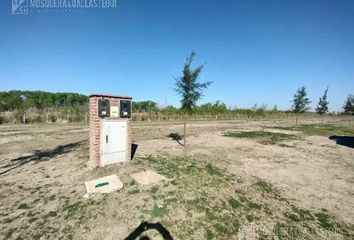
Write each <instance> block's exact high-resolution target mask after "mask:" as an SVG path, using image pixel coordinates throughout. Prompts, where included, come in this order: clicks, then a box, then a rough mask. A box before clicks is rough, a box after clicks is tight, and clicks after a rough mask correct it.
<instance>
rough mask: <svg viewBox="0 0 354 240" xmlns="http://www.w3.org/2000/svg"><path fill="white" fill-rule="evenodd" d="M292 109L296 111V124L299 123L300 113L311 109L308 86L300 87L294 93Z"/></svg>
mask: <svg viewBox="0 0 354 240" xmlns="http://www.w3.org/2000/svg"><path fill="white" fill-rule="evenodd" d="M292 102H293V106H292V111H293V112H294V113H296V125H297V123H298V115H299V114H300V113H304V112H306V111H307V110H309V109H310V107H309V105H310V103H311V101H310V99H309V98H308V97H307V93H306V88H305V87H301V88H299V89H298V90H297V91H296V93H295V94H294V99H293V101H292Z"/></svg>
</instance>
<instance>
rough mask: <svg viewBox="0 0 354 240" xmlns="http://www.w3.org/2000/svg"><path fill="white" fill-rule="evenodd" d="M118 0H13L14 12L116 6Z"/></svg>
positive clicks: (61, 10) (66, 10)
mask: <svg viewBox="0 0 354 240" xmlns="http://www.w3.org/2000/svg"><path fill="white" fill-rule="evenodd" d="M116 7H117V0H12V14H28V13H29V12H50V11H53V12H68V11H69V12H70V11H75V10H78V9H98V8H101V9H108V8H116Z"/></svg>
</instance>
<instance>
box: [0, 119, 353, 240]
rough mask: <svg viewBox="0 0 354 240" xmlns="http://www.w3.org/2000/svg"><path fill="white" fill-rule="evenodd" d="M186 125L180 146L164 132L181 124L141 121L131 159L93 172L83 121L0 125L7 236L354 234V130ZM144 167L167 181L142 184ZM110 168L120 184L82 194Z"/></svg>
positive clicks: (0, 195) (281, 124) (0, 217)
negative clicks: (148, 226)
mask: <svg viewBox="0 0 354 240" xmlns="http://www.w3.org/2000/svg"><path fill="white" fill-rule="evenodd" d="M187 127H188V138H187V147H183V146H181V145H179V144H178V143H177V142H176V141H173V140H171V139H170V138H168V137H166V136H167V135H168V134H170V133H174V132H179V133H182V132H183V131H182V129H183V125H182V124H181V123H156V122H152V123H135V124H134V127H133V138H134V141H135V142H136V143H137V144H139V148H138V151H137V156H136V158H135V159H134V160H133V161H132V162H129V163H125V164H119V165H114V166H108V167H105V168H99V169H95V170H89V169H88V168H87V167H86V163H87V161H88V160H89V148H88V127H87V126H86V125H73V124H66V125H3V126H0V136H1V138H0V187H1V188H0V199H1V203H0V204H1V205H0V238H1V239H124V238H125V237H126V236H127V235H128V234H129V233H130V232H131V231H133V230H134V229H135V228H136V227H137V226H138V225H139V224H140V223H141V222H142V221H144V220H146V221H150V222H160V223H161V224H162V225H163V226H164V227H166V228H167V229H168V231H169V232H170V233H171V235H172V236H173V238H174V239H260V238H261V239H274V238H276V239H353V233H354V225H353V223H354V200H353V199H354V184H353V183H354V148H352V147H351V145H350V143H351V141H352V139H351V138H349V140H348V139H347V138H345V139H346V141H341V140H342V136H351V137H353V135H354V127H353V126H348V125H338V126H335V125H300V126H297V127H294V126H292V125H291V124H290V123H289V122H287V121H286V120H282V121H276V122H274V121H253V122H249V121H247V122H246V121H243V122H240V121H220V122H216V121H215V122H194V123H189V124H188V125H187ZM334 135H336V137H333V136H334ZM331 136H332V137H331ZM329 137H331V138H329ZM144 169H145V170H147V169H152V170H155V171H157V172H159V173H160V174H162V175H164V176H165V177H167V178H168V180H167V181H163V182H161V183H159V184H155V185H151V186H139V185H138V184H137V183H136V182H134V180H133V179H132V178H131V174H133V173H136V172H138V171H141V170H144ZM109 174H117V175H118V176H119V178H120V179H121V180H122V182H123V183H124V189H122V190H121V191H119V192H114V193H111V194H107V195H95V196H93V197H91V198H89V199H86V198H83V196H84V194H85V188H84V182H85V181H87V180H91V179H94V178H97V177H102V176H105V175H109ZM148 234H150V236H153V235H156V233H154V232H153V231H152V230H151V232H149V233H148ZM156 239H161V238H156Z"/></svg>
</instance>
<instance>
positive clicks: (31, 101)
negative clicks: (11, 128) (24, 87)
mask: <svg viewBox="0 0 354 240" xmlns="http://www.w3.org/2000/svg"><path fill="white" fill-rule="evenodd" d="M87 103H88V96H86V95H83V94H79V93H64V92H58V93H52V92H44V91H20V90H12V91H3V92H0V111H14V110H24V109H29V108H35V109H39V110H40V109H44V108H53V107H78V106H84V105H86V104H87Z"/></svg>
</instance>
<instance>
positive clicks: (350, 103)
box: [343, 94, 354, 114]
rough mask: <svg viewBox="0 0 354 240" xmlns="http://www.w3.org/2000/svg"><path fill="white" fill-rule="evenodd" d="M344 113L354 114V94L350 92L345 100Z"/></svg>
mask: <svg viewBox="0 0 354 240" xmlns="http://www.w3.org/2000/svg"><path fill="white" fill-rule="evenodd" d="M343 109H344V113H347V114H354V95H353V94H349V95H348V97H347V99H346V100H345V103H344V106H343Z"/></svg>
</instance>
